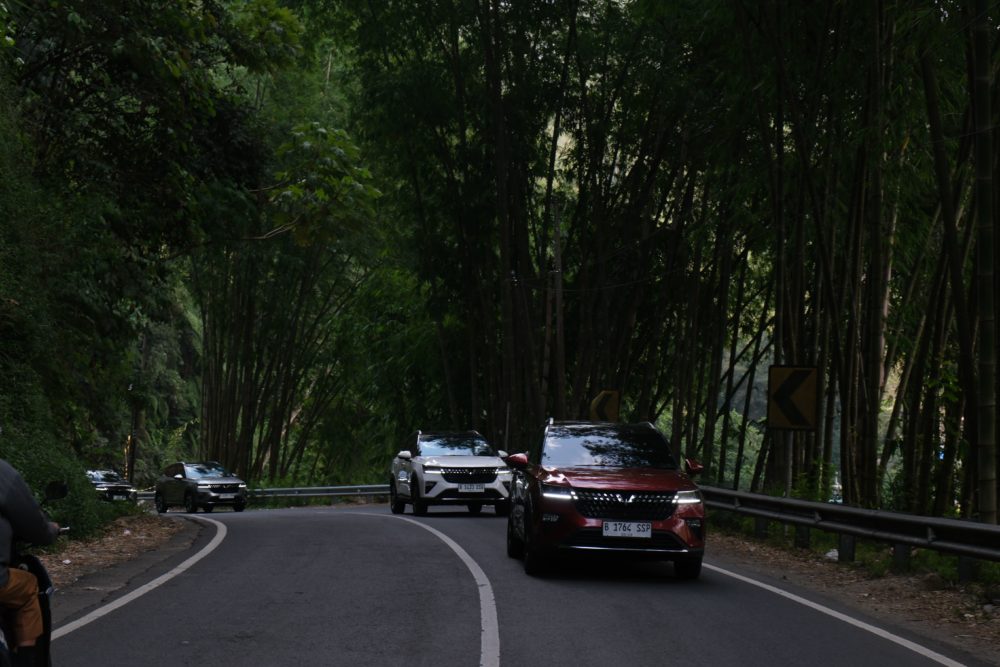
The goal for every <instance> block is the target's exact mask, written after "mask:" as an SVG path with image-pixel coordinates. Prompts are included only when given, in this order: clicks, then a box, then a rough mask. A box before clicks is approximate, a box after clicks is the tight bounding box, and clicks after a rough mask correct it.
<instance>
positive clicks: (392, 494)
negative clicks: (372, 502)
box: [389, 482, 406, 514]
mask: <svg viewBox="0 0 1000 667" xmlns="http://www.w3.org/2000/svg"><path fill="white" fill-rule="evenodd" d="M405 509H406V503H404V502H403V501H402V500H400V499H399V495H398V494H397V493H396V483H395V482H390V483H389V510H390V511H391V512H392V513H393V514H402V513H403V511H404V510H405Z"/></svg>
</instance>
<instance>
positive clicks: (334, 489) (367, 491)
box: [139, 484, 389, 501]
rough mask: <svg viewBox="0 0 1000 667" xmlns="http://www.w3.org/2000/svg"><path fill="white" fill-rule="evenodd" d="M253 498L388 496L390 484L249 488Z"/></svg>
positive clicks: (144, 494) (146, 495)
mask: <svg viewBox="0 0 1000 667" xmlns="http://www.w3.org/2000/svg"><path fill="white" fill-rule="evenodd" d="M248 493H249V495H250V497H251V498H326V497H335V496H386V495H389V485H388V484H350V485H344V486H304V487H286V488H271V489H249V490H248ZM139 500H149V501H152V500H153V492H152V491H140V492H139Z"/></svg>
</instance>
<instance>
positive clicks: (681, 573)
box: [674, 558, 701, 579]
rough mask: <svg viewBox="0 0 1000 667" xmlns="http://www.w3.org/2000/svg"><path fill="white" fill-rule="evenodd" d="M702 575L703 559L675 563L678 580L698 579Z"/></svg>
mask: <svg viewBox="0 0 1000 667" xmlns="http://www.w3.org/2000/svg"><path fill="white" fill-rule="evenodd" d="M700 574H701V559H700V558H690V559H685V560H675V561H674V576H676V577H677V578H678V579H697V578H698V576H699V575H700Z"/></svg>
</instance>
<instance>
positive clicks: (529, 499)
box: [507, 420, 705, 579]
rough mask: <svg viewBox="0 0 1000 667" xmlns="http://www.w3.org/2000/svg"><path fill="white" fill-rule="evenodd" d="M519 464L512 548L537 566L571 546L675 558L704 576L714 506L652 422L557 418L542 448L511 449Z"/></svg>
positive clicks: (510, 520)
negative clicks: (708, 519)
mask: <svg viewBox="0 0 1000 667" xmlns="http://www.w3.org/2000/svg"><path fill="white" fill-rule="evenodd" d="M507 463H508V465H509V466H510V467H511V468H513V469H514V485H513V489H512V491H511V511H510V515H509V516H508V517H507V555H509V556H510V557H512V558H523V559H524V569H525V571H526V572H528V573H529V574H537V573H539V572H541V571H542V570H543V569H544V567H545V565H547V563H548V561H549V559H550V558H551V557H553V556H555V555H556V554H558V553H561V552H562V553H565V552H572V551H576V552H618V553H623V554H632V555H634V556H641V557H652V558H659V559H664V560H671V561H673V563H674V573H675V575H676V576H677V577H678V578H681V579H696V578H697V577H698V576H699V574H700V573H701V561H702V556H703V554H704V551H705V505H704V503H703V501H702V495H701V492H700V491H699V490H698V487H697V486H696V485H695V483H694V482H693V481H691V479H690V477H689V474H696V473H698V472H700V471H701V470H702V466H701V465H700V464H698V463H697V462H696V461H693V460H690V459H689V460H688V461H687V466H686V468H687V473H685V472H684V471H682V470H680V468H679V466H678V464H677V462H676V460H675V459H674V456H673V454H671V451H670V445H669V443H668V442H667V439H666V437H665V436H664V435H663V434H662V433H660V431H658V430H657V429H656V428H655V427H654V426H653V425H652V424H650V423H648V422H646V423H641V424H615V423H604V422H555V421H551V420H550V421H549V423H548V424H547V425H546V427H545V429H544V434H543V436H542V442H541V447H540V449H539V450H537V451H534V452H531V453H530V454H525V453H522V454H513V455H511V456H509V457H508V458H507Z"/></svg>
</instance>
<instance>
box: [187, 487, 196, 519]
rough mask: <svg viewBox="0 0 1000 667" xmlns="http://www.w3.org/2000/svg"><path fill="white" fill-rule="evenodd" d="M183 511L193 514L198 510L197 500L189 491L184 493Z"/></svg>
mask: <svg viewBox="0 0 1000 667" xmlns="http://www.w3.org/2000/svg"><path fill="white" fill-rule="evenodd" d="M184 511H185V512H187V513H188V514H194V513H195V512H197V511H198V502H197V501H196V500H195V499H194V494H193V493H191V492H190V491H188V492H187V493H185V494H184Z"/></svg>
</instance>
